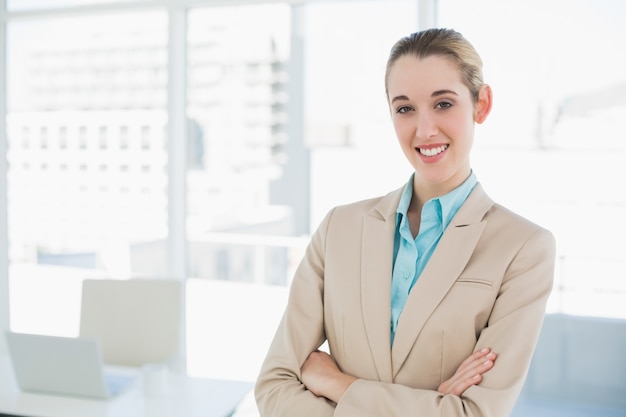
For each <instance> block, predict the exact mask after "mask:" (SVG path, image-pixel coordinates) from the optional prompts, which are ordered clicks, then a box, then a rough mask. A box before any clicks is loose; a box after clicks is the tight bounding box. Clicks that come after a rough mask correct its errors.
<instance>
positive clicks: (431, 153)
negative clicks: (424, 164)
mask: <svg viewBox="0 0 626 417" xmlns="http://www.w3.org/2000/svg"><path fill="white" fill-rule="evenodd" d="M448 146H450V145H441V146H438V147H436V148H431V149H425V148H417V150H418V151H419V153H421V154H422V155H424V156H435V155H439V154H440V153H441V152H443V151H445V150H446V149H448Z"/></svg>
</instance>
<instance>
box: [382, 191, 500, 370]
mask: <svg viewBox="0 0 626 417" xmlns="http://www.w3.org/2000/svg"><path fill="white" fill-rule="evenodd" d="M492 204H493V201H492V200H491V199H490V198H489V197H488V196H487V195H486V194H485V193H484V191H483V189H482V187H481V186H480V184H478V185H476V187H475V188H474V190H473V191H472V193H471V194H470V195H469V197H468V198H467V200H466V202H465V203H464V204H463V206H462V207H461V208H460V209H459V211H458V213H457V214H456V216H455V217H454V218H453V219H452V221H451V222H450V225H449V226H448V228H447V229H446V231H445V232H444V234H443V236H442V237H441V240H440V241H439V244H438V245H437V248H436V249H435V252H433V255H432V257H431V258H430V260H429V262H428V264H427V265H426V268H425V269H424V271H423V272H422V275H421V276H420V277H419V279H418V280H417V282H416V283H415V286H414V287H413V289H412V290H411V293H410V294H409V297H408V299H407V302H406V305H405V307H404V310H403V311H402V314H401V315H400V320H399V322H398V329H397V330H396V337H395V339H394V344H393V348H392V353H391V355H392V367H393V376H394V377H395V376H396V375H397V374H398V372H399V371H400V369H401V368H402V365H403V364H404V362H405V360H406V358H407V356H408V355H409V353H410V351H411V348H412V347H413V344H414V343H415V340H416V339H417V337H418V336H419V334H420V331H421V329H422V327H423V326H424V323H425V322H426V320H427V319H428V317H429V316H430V314H431V313H432V312H433V311H434V310H435V308H436V307H437V305H438V304H439V302H440V301H441V300H442V299H443V297H444V296H445V295H446V293H447V292H448V290H449V289H450V287H451V286H452V285H453V284H454V282H455V281H456V279H457V278H458V277H459V275H460V274H461V272H462V271H463V269H464V267H465V265H466V264H467V262H468V261H469V258H470V257H471V255H472V253H473V251H474V248H475V246H476V244H477V243H478V239H479V238H480V236H481V235H482V233H483V230H484V228H485V225H486V224H485V223H484V222H483V221H482V218H483V216H484V214H485V212H486V211H487V210H488V209H489V207H491V205H492Z"/></svg>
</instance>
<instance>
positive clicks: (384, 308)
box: [361, 190, 402, 382]
mask: <svg viewBox="0 0 626 417" xmlns="http://www.w3.org/2000/svg"><path fill="white" fill-rule="evenodd" d="M401 192H402V190H397V191H395V192H393V193H390V194H388V195H387V196H385V197H383V198H382V199H381V201H380V202H379V204H378V205H377V206H376V207H375V208H374V209H373V210H372V211H371V212H369V213H368V214H367V215H366V216H365V221H364V225H363V241H362V248H363V249H362V253H361V300H362V304H361V305H362V308H363V311H362V314H363V320H364V326H365V331H366V334H367V339H368V341H369V346H370V350H371V352H372V357H373V359H374V363H375V366H376V372H377V373H378V378H379V380H380V381H385V382H392V372H391V349H390V343H391V332H390V320H391V268H392V265H393V240H394V233H395V228H396V218H395V215H396V207H397V205H398V201H399V199H400V194H401Z"/></svg>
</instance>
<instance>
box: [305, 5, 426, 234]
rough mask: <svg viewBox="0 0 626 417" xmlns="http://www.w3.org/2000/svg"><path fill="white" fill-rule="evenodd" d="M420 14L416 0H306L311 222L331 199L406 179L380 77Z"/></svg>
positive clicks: (371, 193) (374, 192)
mask: <svg viewBox="0 0 626 417" xmlns="http://www.w3.org/2000/svg"><path fill="white" fill-rule="evenodd" d="M356 15H358V19H355V18H354V17H355V16H356ZM417 18H418V12H417V2H416V1H413V0H411V1H403V0H394V1H362V2H345V3H335V4H333V3H320V4H312V5H310V6H307V26H306V27H307V31H306V40H307V48H306V57H305V63H306V67H305V74H306V78H305V80H306V82H305V89H306V90H305V109H306V112H305V116H304V117H305V138H306V142H307V145H308V146H309V147H310V148H311V154H312V155H311V202H312V207H311V228H315V227H317V225H318V224H319V223H320V221H321V220H322V218H323V216H324V215H325V214H326V213H327V212H328V210H329V209H330V208H331V207H333V206H335V205H338V204H342V203H348V202H352V201H357V200H361V199H364V198H370V197H375V196H378V195H382V194H386V193H388V192H389V191H390V190H392V189H395V188H397V187H400V186H401V185H402V184H404V183H405V182H406V181H407V180H408V178H409V175H410V173H411V166H410V165H409V164H408V163H407V162H406V159H405V158H404V156H403V154H402V151H401V150H400V147H399V145H398V143H397V141H396V136H395V133H394V130H393V126H392V124H391V118H390V116H389V108H388V106H387V100H386V98H385V82H384V78H385V66H386V62H387V57H388V55H389V51H390V50H391V47H392V45H393V44H394V43H395V42H396V41H397V40H398V39H400V38H401V37H403V36H406V35H408V34H410V33H412V32H415V31H416V30H417ZM346 22H350V24H349V28H350V29H349V30H346Z"/></svg>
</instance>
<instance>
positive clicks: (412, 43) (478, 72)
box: [385, 28, 483, 102]
mask: <svg viewBox="0 0 626 417" xmlns="http://www.w3.org/2000/svg"><path fill="white" fill-rule="evenodd" d="M404 55H413V56H415V57H416V58H427V57H429V56H441V57H444V58H446V59H449V60H450V61H452V62H453V63H454V64H456V65H457V67H458V68H459V71H460V72H461V78H462V80H463V83H464V84H465V85H466V86H467V88H468V89H469V90H470V93H471V95H472V99H473V100H474V102H477V101H478V94H479V92H480V88H481V86H482V85H483V61H482V59H481V58H480V56H479V55H478V52H476V49H474V47H473V46H472V44H471V43H469V41H468V40H467V39H465V38H464V37H463V35H461V34H460V33H459V32H456V31H455V30H452V29H439V28H435V29H426V30H423V31H420V32H415V33H412V34H410V35H408V36H405V37H404V38H402V39H400V40H399V41H397V42H396V43H395V44H394V45H393V47H392V48H391V52H390V53H389V58H388V59H387V70H386V72H385V93H386V94H387V97H389V92H388V89H387V88H388V80H389V72H390V70H391V68H392V67H393V65H394V64H395V63H396V61H397V60H398V59H399V58H401V57H403V56H404Z"/></svg>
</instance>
